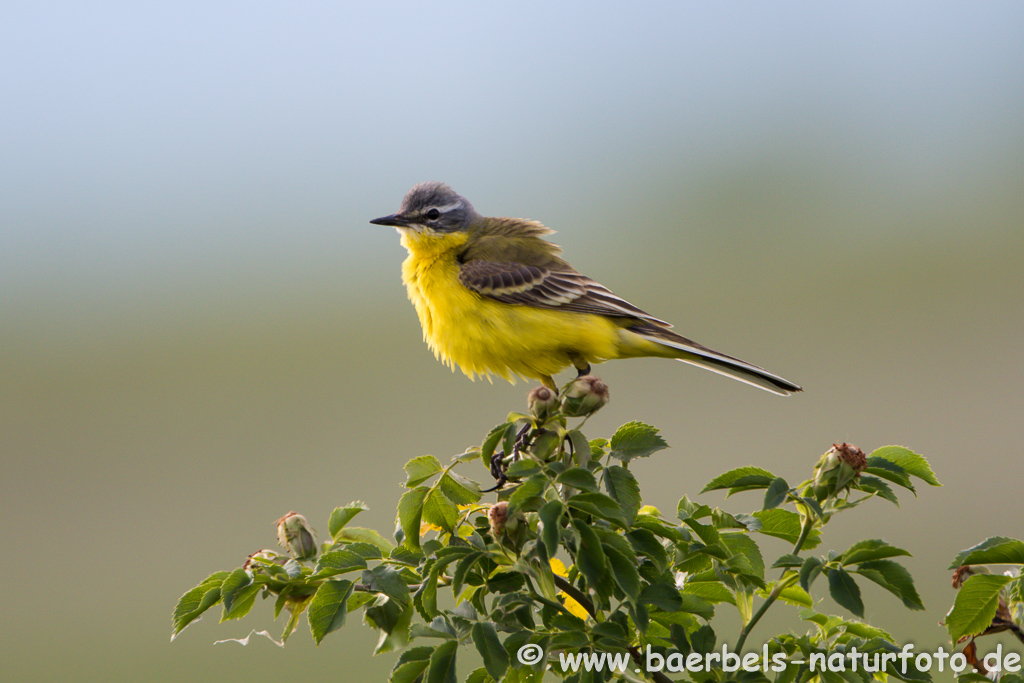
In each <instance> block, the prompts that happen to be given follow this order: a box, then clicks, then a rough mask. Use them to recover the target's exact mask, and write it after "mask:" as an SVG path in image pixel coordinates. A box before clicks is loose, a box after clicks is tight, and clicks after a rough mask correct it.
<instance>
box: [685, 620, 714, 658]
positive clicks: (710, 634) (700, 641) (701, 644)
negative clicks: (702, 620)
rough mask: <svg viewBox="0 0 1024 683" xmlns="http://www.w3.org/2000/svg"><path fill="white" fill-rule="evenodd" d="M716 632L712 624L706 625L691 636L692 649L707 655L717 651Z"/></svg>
mask: <svg viewBox="0 0 1024 683" xmlns="http://www.w3.org/2000/svg"><path fill="white" fill-rule="evenodd" d="M715 640H716V638H715V631H714V629H712V628H711V624H704V625H703V626H701V627H700V628H699V629H697V630H696V631H694V632H693V634H691V635H690V647H691V648H693V651H694V652H699V653H700V654H702V655H706V654H707V653H709V652H711V651H712V650H714V649H715Z"/></svg>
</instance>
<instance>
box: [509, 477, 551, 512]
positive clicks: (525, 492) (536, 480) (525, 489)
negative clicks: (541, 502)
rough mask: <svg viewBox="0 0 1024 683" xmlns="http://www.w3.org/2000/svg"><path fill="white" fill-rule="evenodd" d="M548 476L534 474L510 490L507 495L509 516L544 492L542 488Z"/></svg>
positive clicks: (544, 486) (546, 483)
mask: <svg viewBox="0 0 1024 683" xmlns="http://www.w3.org/2000/svg"><path fill="white" fill-rule="evenodd" d="M548 481H549V480H548V478H547V476H546V475H544V474H543V473H542V474H535V475H534V476H532V477H530V478H529V479H527V480H526V481H524V482H523V483H521V484H520V485H519V486H517V487H516V490H515V491H513V492H512V494H511V495H509V497H508V508H509V509H508V514H509V516H510V517H511V516H512V515H514V514H515V513H516V512H517V511H518V510H520V509H521V508H522V507H523V506H525V505H526V504H527V503H528V502H529V501H530V500H532V499H534V498H537V497H539V496H540V495H541V494H543V493H544V489H545V488H547V485H548Z"/></svg>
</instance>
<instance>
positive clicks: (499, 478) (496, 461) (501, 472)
mask: <svg viewBox="0 0 1024 683" xmlns="http://www.w3.org/2000/svg"><path fill="white" fill-rule="evenodd" d="M532 426H533V425H532V424H530V423H529V422H527V423H526V424H525V425H523V428H522V429H520V430H519V432H518V433H517V434H516V440H515V442H514V443H513V444H512V462H516V461H518V460H519V452H520V451H522V450H523V449H525V448H526V447H527V445H528V444H527V439H526V435H527V434H528V433H529V432H530V427H532ZM504 460H505V451H498V452H497V453H495V454H494V455H492V456H491V476H492V477H494V481H495V482H496V483H495V485H494V486H493V487H492V488H489V489H486V490H484V491H483V493H490V492H491V491H497V490H498V489H500V488H501V487H502V486H504V485H505V482H507V481H508V477H506V476H505V471H506V470H507V469H508V466H507V465H506V464H505V462H504Z"/></svg>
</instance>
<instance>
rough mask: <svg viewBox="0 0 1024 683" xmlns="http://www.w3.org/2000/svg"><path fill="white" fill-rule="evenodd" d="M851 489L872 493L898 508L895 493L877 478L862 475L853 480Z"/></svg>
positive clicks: (898, 500)
mask: <svg viewBox="0 0 1024 683" xmlns="http://www.w3.org/2000/svg"><path fill="white" fill-rule="evenodd" d="M853 488H855V489H857V490H858V491H864V492H866V493H874V494H875V495H876V496H878V497H879V498H884V499H885V500H887V501H889V502H890V503H892V504H893V505H895V506H896V507H899V506H900V499H899V498H898V497H897V496H896V492H895V491H893V490H892V487H891V486H889V485H888V484H886V483H885V482H884V481H882V480H881V479H879V478H878V477H872V476H869V475H867V474H862V475H860V477H859V478H857V479H856V480H854V482H853Z"/></svg>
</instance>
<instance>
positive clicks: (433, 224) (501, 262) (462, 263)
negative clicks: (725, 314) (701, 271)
mask: <svg viewBox="0 0 1024 683" xmlns="http://www.w3.org/2000/svg"><path fill="white" fill-rule="evenodd" d="M370 223H372V224H375V225H383V226H391V227H394V228H396V229H397V231H398V233H399V235H400V236H401V243H402V246H403V247H405V249H406V250H407V251H408V257H407V258H406V259H405V261H404V263H403V264H402V281H403V282H404V284H405V287H406V291H407V293H408V296H409V299H410V301H411V302H412V304H413V306H414V308H415V309H416V313H417V315H418V317H419V321H420V325H421V327H422V328H423V339H424V341H425V342H426V343H427V345H428V346H429V347H430V349H431V350H432V351H433V352H434V355H435V357H437V358H438V359H440V360H441V361H443V362H444V363H445V364H446V365H449V366H450V367H451V368H452V370H454V369H455V366H456V365H457V366H458V367H459V368H460V369H461V370H462V371H463V373H465V374H466V375H467V376H469V377H470V378H475V377H476V376H478V375H480V376H485V377H487V378H488V379H490V376H491V375H492V374H493V375H497V376H499V377H502V378H504V379H506V380H508V381H510V382H513V383H514V382H515V381H516V378H517V377H519V378H533V379H538V380H540V382H541V383H542V384H543V385H544V386H546V387H548V388H549V389H551V390H553V391H555V392H557V391H558V388H557V385H556V384H555V381H554V375H556V374H558V373H559V372H561V371H562V370H564V369H566V368H568V367H570V366H572V367H574V368H575V369H576V371H577V373H578V376H581V377H582V376H585V375H589V374H590V372H591V364H595V363H600V362H603V361H607V360H614V359H620V358H637V357H660V358H672V359H675V360H679V361H682V362H684V363H689V364H691V365H696V366H699V367H702V368H705V369H707V370H711V371H712V372H717V373H719V374H721V375H725V376H727V377H731V378H733V379H737V380H739V381H741V382H745V383H747V384H750V385H752V386H755V387H758V388H760V389H764V390H766V391H769V392H771V393H773V394H778V395H780V396H788V395H790V394H793V393H796V392H798V391H802V388H801V387H800V386H799V385H797V384H794V383H793V382H790V381H789V380H787V379H783V378H782V377H780V376H778V375H775V374H772V373H770V372H768V371H767V370H765V369H763V368H760V367H758V366H756V365H752V364H750V363H747V362H745V361H742V360H740V359H738V358H734V357H732V356H727V355H726V354H724V353H720V352H718V351H714V350H712V349H710V348H708V347H706V346H702V345H701V344H698V343H697V342H695V341H692V340H690V339H687V338H686V337H683V336H681V335H679V334H677V333H676V332H674V331H672V325H670V324H669V323H667V322H665V321H664V320H661V319H659V318H655V317H654V316H652V315H650V314H649V313H647V312H645V311H643V310H641V309H640V308H637V307H636V306H634V305H633V304H631V303H629V302H627V301H626V300H624V299H622V298H620V297H618V296H616V295H615V294H613V293H612V292H611V291H610V290H609V289H608V288H607V287H605V286H604V285H601V284H599V283H598V282H596V281H595V280H592V279H591V278H589V277H587V276H585V275H583V274H582V273H580V272H578V271H577V270H576V269H575V268H573V267H572V266H570V265H569V264H568V263H567V262H566V261H565V260H563V259H562V249H561V247H559V246H558V245H556V244H554V243H552V242H550V241H548V240H546V239H545V237H546V236H548V235H550V234H552V233H554V230H552V229H550V228H548V227H546V226H544V225H543V224H541V223H539V222H537V221H534V220H527V219H521V218H492V217H485V216H482V215H481V214H479V213H478V212H477V211H476V209H474V208H473V205H472V204H470V202H469V201H468V200H467V199H466V198H465V197H463V196H461V195H459V194H458V193H456V192H455V191H454V190H453V189H452V188H451V187H449V186H448V185H446V184H444V183H441V182H424V183H419V184H417V185H415V186H414V187H413V188H412V189H411V190H409V192H408V193H407V194H406V195H405V197H404V199H403V200H402V203H401V206H400V207H399V210H398V212H397V213H393V214H390V215H388V216H382V217H380V218H375V219H373V220H371V221H370Z"/></svg>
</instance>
